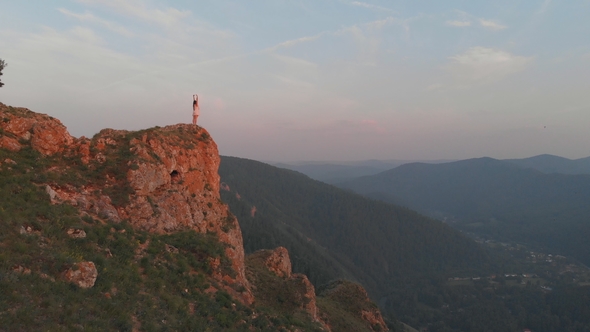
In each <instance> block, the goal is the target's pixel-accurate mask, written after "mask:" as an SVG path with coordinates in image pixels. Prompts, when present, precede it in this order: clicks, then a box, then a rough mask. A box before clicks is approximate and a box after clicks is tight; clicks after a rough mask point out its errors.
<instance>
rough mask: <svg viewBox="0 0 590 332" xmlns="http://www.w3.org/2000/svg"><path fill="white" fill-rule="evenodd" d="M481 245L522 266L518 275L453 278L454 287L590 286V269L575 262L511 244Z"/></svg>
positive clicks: (491, 241)
mask: <svg viewBox="0 0 590 332" xmlns="http://www.w3.org/2000/svg"><path fill="white" fill-rule="evenodd" d="M476 241H477V242H478V243H481V244H484V245H486V246H488V247H489V248H490V249H491V250H494V251H503V252H504V253H505V254H507V255H509V256H510V257H511V258H514V259H516V260H517V261H518V262H519V263H520V265H519V267H518V271H516V268H515V269H514V271H502V272H501V273H500V272H499V273H497V274H491V275H486V276H453V277H449V279H448V283H449V285H451V286H455V285H456V286H458V285H475V284H478V283H479V284H482V283H483V284H487V286H488V287H491V288H496V287H498V286H521V287H525V286H527V285H528V286H534V287H539V288H540V289H541V290H543V291H545V292H551V291H552V290H553V289H554V288H555V287H556V286H560V285H577V286H589V285H590V268H588V267H587V266H585V265H584V264H582V263H580V262H578V261H577V260H575V259H572V258H569V257H566V256H562V255H557V254H549V253H543V252H539V251H533V250H531V249H530V248H528V247H527V246H524V245H522V244H511V243H505V242H496V241H493V240H484V239H481V238H476Z"/></svg>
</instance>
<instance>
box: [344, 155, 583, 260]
mask: <svg viewBox="0 0 590 332" xmlns="http://www.w3.org/2000/svg"><path fill="white" fill-rule="evenodd" d="M583 161H584V159H581V160H578V161H571V160H570V161H569V162H568V161H567V159H564V158H559V157H554V156H538V157H533V158H527V159H520V160H505V161H503V160H496V159H492V158H478V159H469V160H462V161H457V162H452V163H444V164H424V163H412V164H405V165H402V166H399V167H397V168H394V169H391V170H389V171H385V172H382V173H379V174H376V175H372V176H365V177H360V178H357V179H355V180H352V181H348V182H345V183H342V184H340V186H341V187H342V188H347V189H350V190H353V191H355V192H358V193H361V194H363V195H366V196H369V197H372V198H375V199H380V200H383V201H386V202H392V203H396V204H401V205H405V206H408V207H411V208H413V209H416V210H418V211H420V212H422V213H424V214H427V215H430V216H433V217H436V218H440V219H442V220H446V221H447V222H449V223H451V224H452V225H453V226H455V227H458V228H460V229H462V230H466V231H470V232H473V233H475V234H478V235H480V236H489V237H493V238H496V239H504V240H510V241H515V242H523V243H528V244H531V245H534V246H536V247H541V248H544V249H547V250H551V251H554V252H556V253H561V254H564V255H569V256H572V257H576V258H578V259H580V260H581V261H583V262H584V263H586V264H590V242H588V241H587V239H588V236H589V235H590V204H588V202H590V175H586V174H582V175H569V174H557V173H551V174H547V173H544V172H542V171H541V170H539V169H540V168H542V169H544V170H545V171H548V170H550V169H552V170H554V169H557V166H555V165H558V164H559V163H561V165H570V166H568V167H569V168H568V169H570V170H571V169H573V168H572V167H571V165H573V164H578V165H583ZM524 167H527V168H524ZM560 169H566V167H565V166H563V168H560ZM578 169H579V170H582V169H583V168H582V167H579V168H578Z"/></svg>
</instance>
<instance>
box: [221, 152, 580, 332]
mask: <svg viewBox="0 0 590 332" xmlns="http://www.w3.org/2000/svg"><path fill="white" fill-rule="evenodd" d="M514 168H516V169H519V168H518V167H516V166H515V167H514ZM219 172H220V175H221V178H222V181H223V182H224V183H223V185H222V188H225V189H224V190H222V199H223V200H224V201H225V202H227V203H229V205H230V209H231V210H232V211H233V212H234V213H235V214H236V215H237V217H238V219H239V221H240V226H241V227H242V230H243V234H244V244H245V248H246V250H247V251H254V250H256V249H259V248H272V247H276V246H279V245H284V246H285V247H287V248H288V249H289V252H291V254H292V255H291V258H292V261H293V268H294V270H295V271H298V272H305V273H306V274H307V275H309V276H310V278H311V280H312V282H314V283H315V284H316V288H318V289H319V292H320V293H321V292H322V291H321V289H323V288H324V287H323V286H322V284H323V283H324V282H325V281H326V280H329V279H333V278H347V279H352V280H356V281H359V282H361V283H363V285H364V286H365V287H366V288H367V289H368V290H370V293H371V295H372V297H373V299H374V300H377V301H378V303H379V305H380V307H381V309H382V312H383V314H384V315H386V316H388V317H389V318H390V325H391V326H392V327H394V328H397V329H399V324H397V323H396V320H395V318H398V319H399V320H401V321H402V322H404V323H407V324H409V325H410V326H412V327H415V328H417V329H425V330H428V331H436V332H459V331H461V332H464V331H497V332H505V331H515V332H516V331H519V332H520V331H522V330H523V329H525V328H530V329H532V330H533V331H536V332H557V331H590V321H589V320H588V318H587V317H590V316H587V315H586V314H585V313H587V312H590V305H589V304H590V303H587V302H584V301H585V299H587V298H588V296H590V287H588V286H587V285H588V284H589V282H590V271H588V269H587V268H584V267H579V266H577V265H575V264H573V262H572V261H570V260H568V259H565V258H559V259H557V258H555V260H554V261H552V260H551V259H547V261H545V260H544V259H543V260H542V261H541V257H547V256H546V255H544V254H541V253H537V252H535V253H534V254H533V253H531V251H530V250H529V249H527V248H526V247H523V246H516V245H514V246H511V245H508V246H507V245H506V244H503V243H491V242H490V243H486V244H485V248H484V247H482V246H480V245H478V244H476V243H475V242H473V241H471V240H469V239H467V238H466V237H464V236H463V235H461V234H459V233H458V232H456V231H453V230H452V229H451V228H449V227H447V226H446V225H444V224H443V223H441V222H438V221H435V220H431V219H428V218H425V217H423V216H421V215H419V214H417V213H415V212H413V211H411V210H408V209H406V208H401V207H396V206H391V205H387V204H384V203H381V202H377V201H373V200H370V199H365V198H363V197H360V196H357V195H355V194H352V193H350V192H346V191H343V190H339V189H337V188H335V187H332V186H330V185H327V184H324V183H321V182H318V181H314V180H311V179H309V178H308V177H307V176H305V175H303V174H300V173H297V172H294V171H290V170H285V169H279V168H276V167H272V166H270V165H266V164H263V163H260V162H256V161H252V160H246V159H240V158H233V157H222V161H221V165H220V170H219ZM482 245H483V244H482ZM532 256H535V257H537V258H536V259H539V261H531V260H530V258H531V257H532ZM549 289H551V290H549ZM574 304H575V306H576V308H577V309H576V310H572V306H574ZM392 320H393V322H391V321H392Z"/></svg>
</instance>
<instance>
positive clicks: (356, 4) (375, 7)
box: [350, 1, 395, 13]
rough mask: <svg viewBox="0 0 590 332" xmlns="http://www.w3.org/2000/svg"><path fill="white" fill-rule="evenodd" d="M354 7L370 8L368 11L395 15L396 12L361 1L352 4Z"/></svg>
mask: <svg viewBox="0 0 590 332" xmlns="http://www.w3.org/2000/svg"><path fill="white" fill-rule="evenodd" d="M350 4H351V5H353V6H357V7H363V8H368V9H373V10H379V11H385V12H391V13H394V12H395V11H394V10H392V9H389V8H386V7H381V6H377V5H373V4H370V3H366V2H360V1H353V2H351V3H350Z"/></svg>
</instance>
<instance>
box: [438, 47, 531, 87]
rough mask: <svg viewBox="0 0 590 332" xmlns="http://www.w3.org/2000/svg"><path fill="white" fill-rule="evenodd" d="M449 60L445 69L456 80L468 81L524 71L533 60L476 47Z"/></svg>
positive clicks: (500, 76)
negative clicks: (456, 78) (455, 77)
mask: <svg viewBox="0 0 590 332" xmlns="http://www.w3.org/2000/svg"><path fill="white" fill-rule="evenodd" d="M449 60H450V61H451V63H450V64H449V65H448V66H447V69H449V70H450V71H451V72H452V73H453V74H455V75H456V76H457V77H458V78H460V79H462V80H468V81H490V80H498V79H502V78H504V77H505V76H508V75H511V74H514V73H516V72H519V71H522V70H524V69H525V68H526V67H527V66H528V65H529V64H530V63H531V61H532V60H533V58H532V57H524V56H519V55H514V54H511V53H508V52H506V51H502V50H497V49H492V48H486V47H481V46H477V47H472V48H470V49H468V50H467V51H466V52H464V53H462V54H458V55H455V56H453V57H450V58H449Z"/></svg>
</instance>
